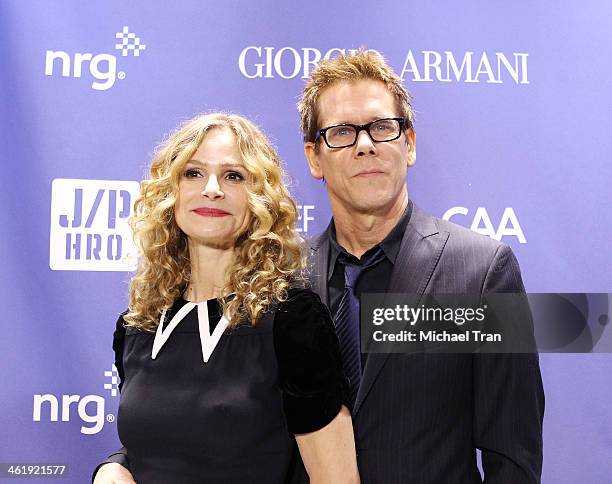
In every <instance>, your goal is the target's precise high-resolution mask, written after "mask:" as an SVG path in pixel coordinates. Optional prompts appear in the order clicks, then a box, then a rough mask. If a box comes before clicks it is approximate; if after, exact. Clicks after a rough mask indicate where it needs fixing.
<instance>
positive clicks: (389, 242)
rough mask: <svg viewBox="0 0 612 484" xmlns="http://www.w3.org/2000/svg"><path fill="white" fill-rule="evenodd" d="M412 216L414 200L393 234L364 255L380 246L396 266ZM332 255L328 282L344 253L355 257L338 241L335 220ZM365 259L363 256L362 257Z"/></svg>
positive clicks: (332, 222)
mask: <svg viewBox="0 0 612 484" xmlns="http://www.w3.org/2000/svg"><path fill="white" fill-rule="evenodd" d="M411 214H412V200H408V205H407V206H406V209H405V210H404V213H403V214H402V216H401V218H400V219H399V221H398V222H397V224H396V225H395V227H393V229H392V230H391V232H389V233H388V234H387V236H386V237H385V238H384V239H383V240H382V241H381V242H380V243H378V244H376V245H375V246H374V247H372V248H370V249H369V250H368V251H367V252H366V253H365V254H364V255H366V254H368V253H369V252H371V251H373V250H376V248H377V247H378V246H380V248H381V249H382V251H383V252H384V254H385V256H386V257H387V259H388V260H389V261H390V262H391V264H395V260H396V259H397V255H398V254H399V250H400V246H401V245H402V238H403V237H404V232H406V228H407V227H408V222H410V215H411ZM330 235H331V237H330V254H329V264H328V266H327V280H328V281H329V280H330V279H331V277H332V274H333V273H334V268H335V267H336V261H337V260H338V256H339V255H340V254H342V253H344V254H346V256H347V257H353V258H355V256H354V255H352V254H350V253H349V252H348V251H347V250H346V249H345V248H344V247H342V246H341V245H340V244H339V243H338V241H337V240H336V225H335V223H334V219H332V221H331V227H330ZM362 257H363V256H362Z"/></svg>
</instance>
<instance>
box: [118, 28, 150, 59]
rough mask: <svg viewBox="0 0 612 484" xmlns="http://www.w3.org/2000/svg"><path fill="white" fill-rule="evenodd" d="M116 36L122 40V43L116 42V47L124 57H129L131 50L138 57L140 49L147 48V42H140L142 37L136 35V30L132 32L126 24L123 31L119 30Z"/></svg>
mask: <svg viewBox="0 0 612 484" xmlns="http://www.w3.org/2000/svg"><path fill="white" fill-rule="evenodd" d="M115 37H116V38H117V39H119V40H121V43H119V44H115V49H117V50H120V51H121V55H122V56H123V57H127V55H128V54H129V52H130V51H132V53H133V55H134V56H135V57H138V56H140V51H141V50H146V48H147V46H146V45H145V44H143V43H141V42H140V37H136V34H135V33H134V32H130V29H129V28H128V27H127V26H124V27H123V30H122V31H121V32H117V33H116V34H115Z"/></svg>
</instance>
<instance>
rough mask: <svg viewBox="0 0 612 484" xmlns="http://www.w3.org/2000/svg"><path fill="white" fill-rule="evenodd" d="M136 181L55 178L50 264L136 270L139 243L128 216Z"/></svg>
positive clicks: (64, 268) (135, 194)
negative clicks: (135, 243) (134, 240)
mask: <svg viewBox="0 0 612 484" xmlns="http://www.w3.org/2000/svg"><path fill="white" fill-rule="evenodd" d="M139 193H140V185H139V184H138V182H135V181H119V180H76V179H66V178H56V179H54V180H53V182H52V184H51V237H50V243H49V267H50V268H51V269H53V270H55V271H132V270H134V269H135V268H136V262H137V259H136V247H135V245H134V242H133V240H132V230H131V229H130V227H129V225H128V223H127V220H128V218H129V216H130V215H131V213H132V206H133V205H134V201H135V200H136V198H137V197H138V195H139Z"/></svg>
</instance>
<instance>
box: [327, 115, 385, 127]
mask: <svg viewBox="0 0 612 484" xmlns="http://www.w3.org/2000/svg"><path fill="white" fill-rule="evenodd" d="M395 117H396V116H395V115H386V114H384V115H383V114H380V115H376V116H370V117H369V118H367V119H369V121H367V122H365V123H363V124H368V123H371V122H373V121H376V120H378V119H387V118H395ZM338 124H355V125H359V124H361V123H356V122H354V121H334V122H333V123H329V124H326V125H325V126H323V128H325V127H327V126H336V125H338Z"/></svg>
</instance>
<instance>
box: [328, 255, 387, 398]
mask: <svg viewBox="0 0 612 484" xmlns="http://www.w3.org/2000/svg"><path fill="white" fill-rule="evenodd" d="M384 258H385V254H384V252H383V251H382V249H381V248H380V247H378V248H377V249H376V250H375V251H374V252H372V254H369V255H368V256H367V257H365V258H363V259H362V260H360V261H359V263H355V262H354V261H351V260H349V258H348V257H347V256H346V255H345V254H340V256H339V257H338V262H340V263H341V264H342V265H343V266H344V293H343V294H342V299H341V300H340V304H339V305H338V310H337V311H336V318H335V323H336V334H337V335H338V340H339V342H340V354H341V356H342V365H343V367H344V373H345V375H346V376H347V378H348V379H349V388H350V392H351V395H350V398H351V406H352V405H354V404H355V398H356V397H357V390H359V385H360V383H361V346H360V341H359V299H358V298H357V294H356V293H355V286H357V281H358V280H359V276H360V275H361V273H362V272H363V271H364V270H365V269H368V268H370V267H372V266H374V265H376V264H378V263H379V262H380V261H381V260H383V259H384Z"/></svg>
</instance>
